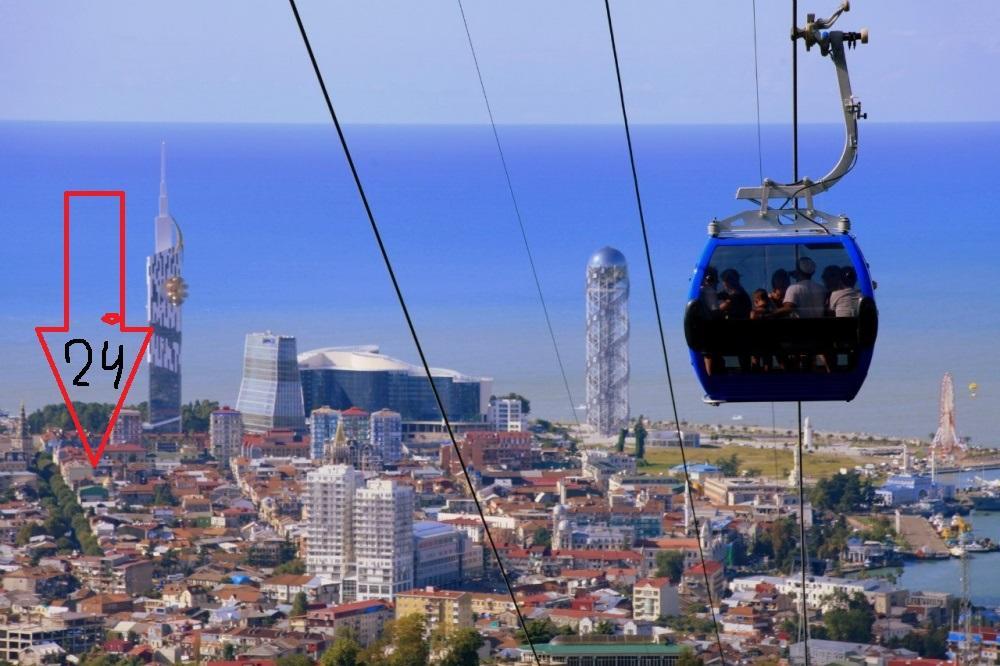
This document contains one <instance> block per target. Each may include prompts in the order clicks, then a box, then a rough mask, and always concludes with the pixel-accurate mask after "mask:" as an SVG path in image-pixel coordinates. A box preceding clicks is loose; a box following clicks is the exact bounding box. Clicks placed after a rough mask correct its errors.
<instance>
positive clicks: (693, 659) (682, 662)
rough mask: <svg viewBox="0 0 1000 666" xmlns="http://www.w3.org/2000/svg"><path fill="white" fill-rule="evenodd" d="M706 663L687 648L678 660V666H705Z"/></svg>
mask: <svg viewBox="0 0 1000 666" xmlns="http://www.w3.org/2000/svg"><path fill="white" fill-rule="evenodd" d="M704 664H705V661H704V660H703V659H702V658H701V657H699V656H698V655H697V654H695V652H694V650H692V649H691V648H689V647H685V648H684V650H683V651H682V652H681V655H680V656H679V657H678V658H677V663H676V666H704Z"/></svg>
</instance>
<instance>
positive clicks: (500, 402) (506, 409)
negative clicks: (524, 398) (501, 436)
mask: <svg viewBox="0 0 1000 666" xmlns="http://www.w3.org/2000/svg"><path fill="white" fill-rule="evenodd" d="M522 407H523V404H522V403H521V400H520V398H491V399H490V407H489V411H488V412H487V415H486V420H487V421H488V422H489V424H490V425H491V426H492V427H493V429H494V430H496V431H497V432H522V431H524V430H527V425H528V419H527V414H525V413H524V412H523V410H522Z"/></svg>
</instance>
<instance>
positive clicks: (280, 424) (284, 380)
mask: <svg viewBox="0 0 1000 666" xmlns="http://www.w3.org/2000/svg"><path fill="white" fill-rule="evenodd" d="M236 408H237V409H238V410H239V411H240V412H242V413H243V427H244V428H245V430H246V431H247V432H254V433H262V432H267V431H268V430H272V429H292V430H297V431H304V430H305V410H304V409H303V406H302V380H301V378H300V376H299V366H298V363H297V362H296V352H295V338H294V337H291V336H286V335H274V334H273V333H270V332H267V333H249V334H247V337H246V346H245V348H244V353H243V381H242V383H241V384H240V395H239V399H238V400H237V401H236Z"/></svg>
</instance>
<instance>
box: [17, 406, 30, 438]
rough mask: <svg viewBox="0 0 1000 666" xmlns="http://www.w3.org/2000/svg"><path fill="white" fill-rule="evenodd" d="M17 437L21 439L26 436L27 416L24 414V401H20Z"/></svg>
mask: <svg viewBox="0 0 1000 666" xmlns="http://www.w3.org/2000/svg"><path fill="white" fill-rule="evenodd" d="M17 431H18V435H19V436H21V437H27V436H28V416H27V415H26V414H25V412H24V401H23V400H22V401H21V413H20V414H19V415H18V424H17Z"/></svg>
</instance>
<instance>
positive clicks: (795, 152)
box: [791, 0, 809, 666]
mask: <svg viewBox="0 0 1000 666" xmlns="http://www.w3.org/2000/svg"><path fill="white" fill-rule="evenodd" d="M798 20H799V3H798V0H792V32H791V36H792V182H795V183H797V182H799V42H798V40H797V39H796V38H795V33H796V31H797V30H798ZM796 194H798V192H796ZM794 204H795V210H796V211H797V210H798V209H799V200H798V199H797V198H796V199H795V200H794ZM797 414H798V416H797V418H798V423H799V440H798V453H799V478H798V484H799V542H800V543H799V559H800V560H801V563H802V594H801V597H802V600H801V604H800V607H801V613H802V620H801V622H800V631H801V632H802V652H803V657H804V662H805V666H809V603H808V600H807V599H806V579H807V577H808V568H809V563H808V562H807V561H806V502H805V496H806V493H805V473H804V471H803V469H804V468H805V457H804V456H803V455H802V401H801V400H800V401H799V402H798V412H797Z"/></svg>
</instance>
